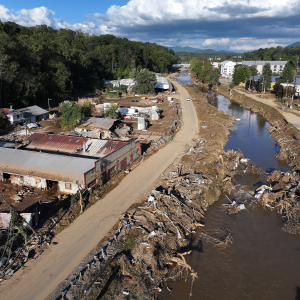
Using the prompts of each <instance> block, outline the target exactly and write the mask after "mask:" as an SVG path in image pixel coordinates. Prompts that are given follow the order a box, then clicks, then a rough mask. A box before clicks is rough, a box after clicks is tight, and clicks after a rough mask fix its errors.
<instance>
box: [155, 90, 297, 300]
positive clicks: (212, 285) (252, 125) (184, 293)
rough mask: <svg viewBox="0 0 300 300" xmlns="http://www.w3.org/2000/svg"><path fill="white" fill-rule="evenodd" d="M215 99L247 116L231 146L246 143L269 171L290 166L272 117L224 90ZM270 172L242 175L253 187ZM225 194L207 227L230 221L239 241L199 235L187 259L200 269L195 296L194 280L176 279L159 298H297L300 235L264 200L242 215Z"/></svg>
mask: <svg viewBox="0 0 300 300" xmlns="http://www.w3.org/2000/svg"><path fill="white" fill-rule="evenodd" d="M210 102H211V104H212V105H214V106H216V107H218V109H221V110H223V111H224V112H228V113H230V114H231V115H232V116H233V117H234V118H238V119H241V120H240V121H237V122H236V124H235V126H237V127H238V128H237V129H236V130H234V131H231V133H230V136H229V141H228V143H227V144H226V147H225V148H226V149H234V150H237V149H240V150H241V151H242V152H243V154H244V155H245V157H247V158H250V159H251V160H252V162H254V163H255V164H256V165H258V166H260V167H261V168H262V169H264V170H265V171H266V172H270V171H272V170H274V169H280V170H282V171H288V170H289V168H288V166H287V165H286V164H285V163H284V162H282V161H278V160H277V159H275V158H274V155H275V154H276V153H277V152H278V147H277V145H276V143H275V141H274V140H273V139H272V138H271V136H270V134H269V132H268V131H267V127H268V126H270V125H269V124H268V122H267V121H266V120H265V119H264V118H261V117H260V116H258V115H256V114H251V113H250V112H249V111H247V110H245V109H244V108H243V107H241V106H240V105H239V104H235V103H231V102H230V101H229V100H228V99H226V98H225V97H223V96H221V95H219V96H217V97H215V98H213V99H212V100H210ZM265 176H266V175H259V176H258V175H255V176H254V175H251V176H244V177H239V178H236V182H237V183H241V184H243V185H245V186H246V188H247V189H249V190H252V191H253V190H255V189H256V188H257V187H258V186H260V185H261V184H262V183H263V182H264V180H265ZM224 203H228V200H227V199H226V198H225V197H224V196H221V197H220V199H219V201H218V202H216V203H215V204H214V205H212V206H211V207H210V208H209V209H208V211H207V213H206V215H205V227H204V229H203V231H204V232H205V233H207V234H209V235H215V234H216V233H217V231H218V230H219V229H220V228H224V227H229V228H230V230H231V231H232V237H233V244H232V245H231V246H229V247H228V248H227V249H225V250H224V249H221V248H218V247H215V246H213V245H212V244H210V243H208V242H207V241H205V240H202V241H201V239H200V238H199V234H195V235H194V239H193V241H192V243H191V247H190V248H191V249H192V250H193V252H192V254H191V255H189V256H186V259H187V262H188V263H189V264H190V265H191V266H192V268H193V269H194V270H195V271H196V272H197V273H198V277H199V279H197V280H196V281H195V283H194V287H193V295H192V296H191V297H190V295H189V294H190V287H191V284H190V281H187V282H185V281H180V282H176V283H170V284H169V286H170V288H172V290H173V291H172V293H168V292H163V293H162V294H161V295H160V298H159V299H161V300H162V299H180V300H181V299H182V300H183V299H203V300H215V299H216V300H229V299H230V300H238V299H252V300H254V299H255V300H257V299H259V300H273V299H274V300H277V299H278V300H279V299H281V300H282V299H284V300H295V299H300V267H299V266H300V236H295V235H290V234H287V233H284V232H283V231H281V228H282V225H283V224H282V221H281V217H280V216H279V215H277V214H276V213H275V212H273V211H270V210H263V209H262V208H261V207H260V206H259V205H255V206H254V207H253V208H251V209H248V210H245V211H243V212H241V213H239V214H236V215H229V214H227V213H226V211H225V210H224V206H223V205H222V204H224Z"/></svg>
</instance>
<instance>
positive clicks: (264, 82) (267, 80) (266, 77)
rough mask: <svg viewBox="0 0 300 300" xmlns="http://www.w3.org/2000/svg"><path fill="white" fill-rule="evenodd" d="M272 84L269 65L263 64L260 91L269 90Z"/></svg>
mask: <svg viewBox="0 0 300 300" xmlns="http://www.w3.org/2000/svg"><path fill="white" fill-rule="evenodd" d="M271 82H272V70H271V65H270V63H265V64H264V66H263V70H262V74H261V76H260V90H262V89H270V88H271Z"/></svg>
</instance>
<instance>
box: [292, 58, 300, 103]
mask: <svg viewBox="0 0 300 300" xmlns="http://www.w3.org/2000/svg"><path fill="white" fill-rule="evenodd" d="M298 63H299V56H297V66H296V74H295V81H294V89H293V95H292V105H291V108H293V106H294V99H295V91H296V81H297V74H298Z"/></svg>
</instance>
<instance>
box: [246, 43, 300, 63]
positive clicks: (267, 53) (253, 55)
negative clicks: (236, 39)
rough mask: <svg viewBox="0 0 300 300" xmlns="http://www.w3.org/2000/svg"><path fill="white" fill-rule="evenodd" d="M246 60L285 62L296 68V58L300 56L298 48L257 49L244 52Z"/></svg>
mask: <svg viewBox="0 0 300 300" xmlns="http://www.w3.org/2000/svg"><path fill="white" fill-rule="evenodd" d="M244 55H245V58H246V60H254V59H257V60H273V61H274V60H287V61H289V62H290V63H291V64H292V66H293V67H294V68H295V67H296V61H297V56H300V46H297V47H292V48H290V47H285V48H282V47H276V48H273V47H272V48H265V49H262V48H261V49H258V50H256V51H252V52H246V53H245V54H244Z"/></svg>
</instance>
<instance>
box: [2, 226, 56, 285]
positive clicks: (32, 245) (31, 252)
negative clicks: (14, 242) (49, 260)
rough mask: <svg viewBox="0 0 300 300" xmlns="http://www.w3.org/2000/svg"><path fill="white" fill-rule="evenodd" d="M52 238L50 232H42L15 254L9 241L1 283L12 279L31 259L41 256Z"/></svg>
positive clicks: (3, 262) (3, 254)
mask: <svg viewBox="0 0 300 300" xmlns="http://www.w3.org/2000/svg"><path fill="white" fill-rule="evenodd" d="M15 236H16V235H15ZM12 238H13V237H12ZM52 238H53V234H52V233H51V232H49V231H45V232H41V233H40V234H39V235H38V236H35V235H33V237H32V238H30V239H29V240H28V241H27V242H26V243H25V245H24V246H22V247H20V248H19V249H17V250H16V251H15V252H14V253H12V252H11V251H10V249H9V247H10V245H11V244H10V240H9V239H8V240H7V243H6V245H5V249H4V251H3V253H2V256H1V262H0V281H2V280H6V279H8V278H9V277H11V276H12V275H13V274H14V273H15V272H16V271H17V270H19V269H20V268H21V267H22V266H23V265H24V264H25V263H26V262H27V261H28V260H29V259H35V258H37V257H38V256H39V255H41V254H42V253H43V252H44V251H45V249H46V248H47V247H48V246H49V245H50V243H51V240H52ZM7 254H8V256H7V257H6V256H5V255H7Z"/></svg>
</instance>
